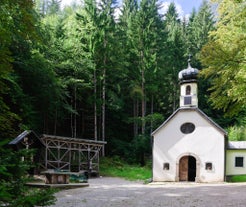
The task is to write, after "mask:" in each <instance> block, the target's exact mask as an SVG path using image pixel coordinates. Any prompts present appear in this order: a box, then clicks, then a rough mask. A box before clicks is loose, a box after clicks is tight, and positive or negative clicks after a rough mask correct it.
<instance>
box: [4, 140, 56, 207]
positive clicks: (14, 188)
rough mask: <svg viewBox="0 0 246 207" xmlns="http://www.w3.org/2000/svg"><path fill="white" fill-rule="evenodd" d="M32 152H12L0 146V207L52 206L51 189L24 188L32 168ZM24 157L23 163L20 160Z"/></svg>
mask: <svg viewBox="0 0 246 207" xmlns="http://www.w3.org/2000/svg"><path fill="white" fill-rule="evenodd" d="M31 156H32V151H30V150H29V151H27V150H20V151H17V152H16V151H12V150H10V149H5V148H4V146H3V145H2V146H1V145H0V163H1V165H0V206H5V207H17V206H18V207H34V206H48V205H51V204H54V202H55V200H56V199H55V196H54V192H55V191H54V190H53V189H34V188H31V187H28V186H25V183H26V182H27V181H28V173H27V172H28V170H29V169H30V168H31V167H32V165H31V163H30V159H28V158H31ZM21 157H25V161H22V160H21Z"/></svg>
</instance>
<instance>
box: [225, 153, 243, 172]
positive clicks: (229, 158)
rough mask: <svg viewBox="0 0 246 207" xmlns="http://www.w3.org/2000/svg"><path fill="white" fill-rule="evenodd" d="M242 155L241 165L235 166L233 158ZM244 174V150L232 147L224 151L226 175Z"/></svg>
mask: <svg viewBox="0 0 246 207" xmlns="http://www.w3.org/2000/svg"><path fill="white" fill-rule="evenodd" d="M236 157H243V158H244V163H243V164H244V165H243V167H235V158H236ZM242 174H244V175H245V174H246V150H245V149H241V150H240V149H236V150H235V149H234V150H227V151H226V175H242Z"/></svg>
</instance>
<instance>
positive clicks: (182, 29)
mask: <svg viewBox="0 0 246 207" xmlns="http://www.w3.org/2000/svg"><path fill="white" fill-rule="evenodd" d="M245 3H246V2H245V0H212V2H208V1H204V2H203V3H202V5H201V6H200V8H199V9H198V11H196V10H193V12H192V13H191V14H190V16H189V17H188V18H187V17H181V16H180V15H179V14H178V12H177V9H176V7H175V4H174V3H171V4H170V5H169V7H168V10H167V12H165V13H163V12H161V11H162V10H161V7H162V4H161V2H159V1H157V0H141V1H137V0H123V1H122V2H117V1H115V0H101V1H97V0H84V1H83V4H79V5H76V4H75V3H74V4H72V5H71V6H66V7H64V8H61V0H14V1H13V0H1V4H0V106H1V107H0V163H1V164H0V175H1V176H0V206H20V207H21V206H23V207H24V206H25V207H27V206H35V205H37V204H38V205H39V206H40V205H41V206H43V205H49V204H51V203H52V202H53V201H54V197H53V194H52V192H50V191H48V190H45V191H43V190H40V191H33V190H30V189H27V188H26V187H25V185H24V183H25V179H26V176H25V175H26V172H27V171H28V169H29V168H30V163H28V162H22V161H21V160H20V159H19V158H20V157H21V156H25V157H26V156H27V155H28V154H29V153H31V152H30V151H29V152H27V151H19V152H14V151H11V150H10V149H8V148H7V147H6V144H7V143H8V142H9V141H10V140H12V139H13V138H15V137H16V136H17V135H18V134H20V133H21V132H23V131H24V130H26V129H28V130H34V131H35V132H36V133H37V134H50V135H58V136H66V137H72V138H82V139H92V140H98V141H106V142H107V145H106V147H105V149H104V150H103V151H102V156H107V157H113V156H117V157H120V158H121V159H122V160H124V161H126V162H128V163H129V164H131V163H135V164H140V165H142V166H143V165H145V164H146V162H147V161H148V160H150V158H151V132H152V131H153V130H155V129H156V127H158V126H159V125H160V124H161V123H162V122H163V121H164V120H166V119H167V118H168V117H169V116H170V115H171V114H172V113H173V112H174V111H175V110H176V109H177V108H178V107H179V83H178V72H179V71H181V70H182V69H184V68H187V60H188V57H189V55H192V58H191V66H192V67H193V68H197V69H199V71H200V72H199V84H198V85H199V90H198V91H199V94H198V98H199V108H200V109H201V110H202V111H204V112H205V113H206V114H207V115H208V116H209V117H211V118H212V119H213V120H214V121H215V122H216V123H218V124H219V125H220V126H221V127H223V128H224V129H226V130H227V132H228V137H229V139H230V140H246V127H245V125H246V33H245V31H246V21H245V18H246V4H245Z"/></svg>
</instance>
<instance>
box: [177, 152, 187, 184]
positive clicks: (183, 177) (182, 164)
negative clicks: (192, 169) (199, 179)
mask: <svg viewBox="0 0 246 207" xmlns="http://www.w3.org/2000/svg"><path fill="white" fill-rule="evenodd" d="M188 167H189V157H188V156H184V157H182V158H181V159H180V161H179V181H188Z"/></svg>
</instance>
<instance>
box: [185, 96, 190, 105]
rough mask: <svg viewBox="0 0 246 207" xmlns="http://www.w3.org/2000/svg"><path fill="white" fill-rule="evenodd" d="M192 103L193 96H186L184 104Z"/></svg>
mask: <svg viewBox="0 0 246 207" xmlns="http://www.w3.org/2000/svg"><path fill="white" fill-rule="evenodd" d="M190 104H191V96H185V97H184V105H190Z"/></svg>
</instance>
